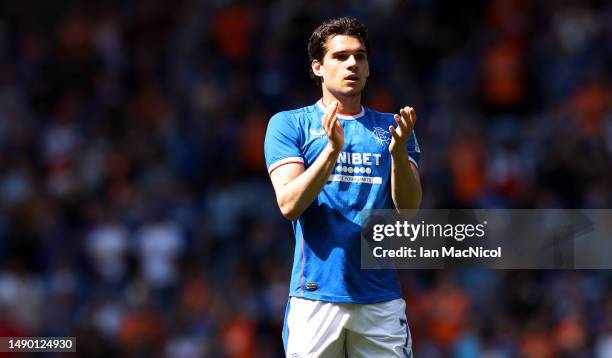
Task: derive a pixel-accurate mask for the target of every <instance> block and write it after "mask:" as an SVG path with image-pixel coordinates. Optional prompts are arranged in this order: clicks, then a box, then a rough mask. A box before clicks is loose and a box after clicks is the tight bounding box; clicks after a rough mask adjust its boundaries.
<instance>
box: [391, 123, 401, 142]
mask: <svg viewBox="0 0 612 358" xmlns="http://www.w3.org/2000/svg"><path fill="white" fill-rule="evenodd" d="M389 132H391V136H392V137H393V139H395V141H396V142H400V141H401V138H400V135H399V133H397V131H396V130H395V127H393V126H389Z"/></svg>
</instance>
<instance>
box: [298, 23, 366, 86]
mask: <svg viewBox="0 0 612 358" xmlns="http://www.w3.org/2000/svg"><path fill="white" fill-rule="evenodd" d="M336 35H348V36H352V37H356V38H358V39H359V41H361V43H362V44H363V45H364V46H365V48H366V53H367V55H368V56H369V55H370V44H369V42H368V29H367V28H366V27H365V25H364V24H362V23H361V22H359V21H357V20H356V19H354V18H352V17H340V18H336V19H329V20H326V21H325V22H323V23H322V24H321V25H319V26H318V27H317V28H316V29H314V31H313V32H312V34H311V35H310V39H309V40H308V63H309V64H312V61H314V60H317V61H319V62H321V63H322V62H323V57H325V53H326V52H327V48H325V43H326V42H327V39H328V38H329V37H330V36H336ZM310 77H312V78H313V79H314V80H315V81H316V82H317V85H320V84H321V78H320V77H318V76H316V75H315V74H314V72H312V66H310Z"/></svg>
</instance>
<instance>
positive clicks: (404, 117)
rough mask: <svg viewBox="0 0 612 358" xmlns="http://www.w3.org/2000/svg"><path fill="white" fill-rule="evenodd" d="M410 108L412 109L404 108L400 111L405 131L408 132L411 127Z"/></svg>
mask: <svg viewBox="0 0 612 358" xmlns="http://www.w3.org/2000/svg"><path fill="white" fill-rule="evenodd" d="M409 108H410V107H404V108H402V109H400V114H401V119H402V125H403V127H404V129H405V130H408V128H409V127H410V114H409V112H408V111H409Z"/></svg>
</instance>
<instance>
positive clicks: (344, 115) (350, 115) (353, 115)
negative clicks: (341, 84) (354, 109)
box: [317, 98, 365, 120]
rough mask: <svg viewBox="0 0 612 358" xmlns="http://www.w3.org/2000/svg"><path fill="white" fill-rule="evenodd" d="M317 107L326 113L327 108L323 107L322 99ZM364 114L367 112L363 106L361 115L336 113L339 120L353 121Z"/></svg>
mask: <svg viewBox="0 0 612 358" xmlns="http://www.w3.org/2000/svg"><path fill="white" fill-rule="evenodd" d="M317 106H319V108H320V109H321V110H322V111H323V113H325V110H326V109H327V108H325V106H324V105H323V99H322V98H321V99H320V100H319V101H317ZM364 114H365V110H364V109H363V106H361V111H359V113H357V114H346V113H336V116H338V118H340V119H344V120H351V119H357V118H360V117H363V116H364Z"/></svg>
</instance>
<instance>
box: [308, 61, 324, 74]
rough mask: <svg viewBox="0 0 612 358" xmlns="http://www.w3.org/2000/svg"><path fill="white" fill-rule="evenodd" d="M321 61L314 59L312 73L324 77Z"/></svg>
mask: <svg viewBox="0 0 612 358" xmlns="http://www.w3.org/2000/svg"><path fill="white" fill-rule="evenodd" d="M321 66H322V64H321V62H320V61H319V60H312V63H311V64H310V67H311V68H312V73H314V74H315V76H317V77H323V73H322V72H321Z"/></svg>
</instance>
